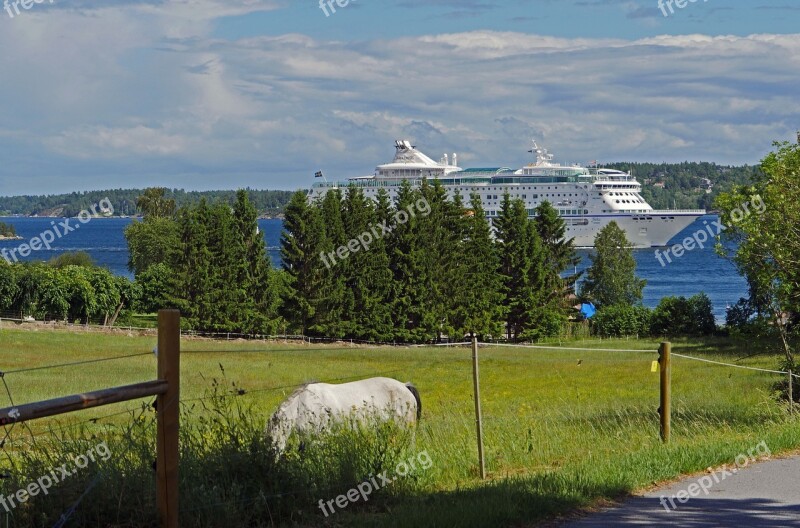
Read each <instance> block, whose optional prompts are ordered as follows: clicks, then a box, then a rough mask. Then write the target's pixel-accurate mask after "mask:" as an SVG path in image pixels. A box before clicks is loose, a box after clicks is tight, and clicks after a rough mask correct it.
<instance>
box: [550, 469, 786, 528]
mask: <svg viewBox="0 0 800 528" xmlns="http://www.w3.org/2000/svg"><path fill="white" fill-rule="evenodd" d="M716 475H717V477H718V479H719V482H718V483H717V482H714V480H713V479H712V478H711V476H710V475H709V476H707V480H705V481H703V482H701V481H700V479H701V478H702V477H703V475H699V476H695V477H691V478H687V479H685V480H682V481H680V482H678V483H676V484H673V485H670V486H668V487H665V488H661V489H658V490H655V491H652V492H650V493H647V494H645V495H643V496H641V497H634V498H632V499H631V500H629V501H626V502H625V503H624V504H622V505H621V506H619V507H616V508H612V509H610V510H606V511H603V512H599V513H595V514H591V515H589V516H587V517H585V518H583V519H581V520H578V521H573V522H571V523H569V524H566V525H565V526H566V527H568V528H599V527H603V528H605V527H609V526H664V527H667V526H669V527H675V526H680V527H683V526H686V527H690V528H691V527H698V528H699V527H701V526H702V527H703V528H709V527H717V526H737V527H738V526H746V527H758V528H762V527H770V528H778V527H781V528H783V527H786V528H794V527H798V528H800V457H796V458H789V459H778V460H769V461H766V462H761V463H758V464H752V465H749V466H747V467H745V468H742V469H740V470H738V471H737V472H736V473H735V474H729V475H726V476H725V478H724V479H723V478H722V477H721V472H720V471H719V470H718V471H717V472H716ZM709 481H710V482H711V485H710V486H708V483H709ZM698 483H699V484H706V485H707V488H708V494H706V493H704V492H703V490H702V489H698V488H699V484H698ZM692 484H695V485H697V487H694V488H692V489H691V490H690V489H689V486H690V485H692ZM681 490H683V491H684V492H689V491H693V492H694V493H695V495H696V496H695V497H690V498H688V500H686V501H685V503H683V504H681V503H680V502H679V501H678V500H677V498H676V499H673V501H672V502H673V503H674V504H675V509H672V507H671V505H670V503H669V500H668V499H669V498H670V497H675V496H677V494H678V492H679V491H681ZM662 496H663V497H665V500H664V502H665V503H666V504H667V508H669V511H667V509H666V508H665V507H664V506H663V505H662V504H661V497H662ZM681 496H682V497H686V495H683V494H682V495H681Z"/></svg>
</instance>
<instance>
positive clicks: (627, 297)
mask: <svg viewBox="0 0 800 528" xmlns="http://www.w3.org/2000/svg"><path fill="white" fill-rule="evenodd" d="M594 245H595V250H594V254H592V255H591V256H590V257H589V258H590V259H591V261H592V265H591V266H590V267H589V269H588V271H587V279H586V281H585V282H584V283H583V291H582V294H583V295H584V296H585V297H587V298H588V299H590V300H592V301H593V302H594V303H595V304H596V305H597V306H598V307H604V306H614V305H634V304H638V303H640V302H641V300H642V289H643V288H644V286H645V284H646V281H644V280H643V279H639V278H637V277H636V259H634V257H633V245H632V244H631V243H630V242H629V241H628V239H627V238H626V237H625V231H623V230H622V229H620V227H619V226H618V225H617V223H616V222H609V224H608V225H606V226H605V227H604V228H603V229H601V230H600V232H599V233H598V234H597V237H596V238H595V241H594Z"/></svg>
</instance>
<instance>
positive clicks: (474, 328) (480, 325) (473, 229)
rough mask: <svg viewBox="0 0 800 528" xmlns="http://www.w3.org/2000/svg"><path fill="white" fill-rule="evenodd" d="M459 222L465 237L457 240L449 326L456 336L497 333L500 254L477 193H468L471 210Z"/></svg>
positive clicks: (500, 312)
mask: <svg viewBox="0 0 800 528" xmlns="http://www.w3.org/2000/svg"><path fill="white" fill-rule="evenodd" d="M459 201H460V200H455V203H458V202H459ZM460 223H461V224H462V226H463V233H464V239H463V241H462V242H461V244H459V251H458V261H459V262H458V266H457V269H458V274H457V279H458V281H459V282H458V284H457V289H456V291H455V294H454V296H453V301H455V302H454V303H453V307H452V315H451V325H450V326H451V327H452V328H453V329H454V331H455V333H456V336H459V337H460V335H465V334H469V335H472V336H479V337H484V336H495V337H496V336H498V335H499V334H500V333H501V332H502V327H503V325H502V322H503V315H504V314H503V300H504V296H503V293H502V289H503V281H502V277H501V276H500V275H499V274H498V273H497V270H498V269H499V268H500V258H499V256H498V253H497V249H496V247H495V245H494V243H493V242H492V236H491V229H490V227H489V222H488V221H487V219H486V213H485V211H484V209H483V204H482V203H481V198H480V195H479V194H477V193H473V194H472V195H471V196H470V211H468V212H466V214H464V215H462V217H461V219H460ZM456 336H453V337H456Z"/></svg>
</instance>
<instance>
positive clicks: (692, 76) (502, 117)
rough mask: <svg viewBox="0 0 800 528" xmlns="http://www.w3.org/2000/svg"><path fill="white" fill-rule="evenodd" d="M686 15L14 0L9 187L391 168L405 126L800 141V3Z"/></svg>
mask: <svg viewBox="0 0 800 528" xmlns="http://www.w3.org/2000/svg"><path fill="white" fill-rule="evenodd" d="M665 4H666V1H665ZM673 4H674V3H673ZM334 5H335V4H334ZM665 9H667V10H668V8H667V7H666V6H665ZM673 11H674V12H673V13H671V14H669V16H666V17H665V16H664V15H663V13H662V11H661V10H660V9H659V7H658V0H539V1H524V0H501V1H489V0H462V1H458V0H427V1H423V0H399V1H396V2H388V1H379V0H356V1H354V2H351V3H350V4H349V5H347V6H346V7H343V8H342V7H338V6H337V7H336V13H332V12H331V13H329V15H330V16H326V15H325V13H324V12H323V10H321V9H320V7H319V2H318V1H316V0H292V1H289V0H239V1H234V0H119V1H116V2H113V3H108V2H100V1H98V0H74V1H69V0H54V3H53V4H52V5H50V4H49V3H47V2H45V3H43V4H34V5H33V7H32V8H31V9H30V10H28V11H24V10H23V11H21V12H20V13H19V14H18V15H15V16H14V17H13V18H12V17H10V16H8V15H7V13H6V12H5V11H0V46H2V49H3V50H4V52H3V53H2V54H0V72H1V73H0V97H2V100H3V101H4V103H3V104H2V105H0V140H1V141H0V160H2V161H0V195H8V194H48V193H54V192H70V191H73V190H89V189H105V188H118V187H144V186H151V185H163V186H167V187H180V188H186V189H218V188H237V187H247V186H249V187H253V188H278V189H297V188H301V187H308V186H309V185H310V184H311V183H312V180H313V174H314V172H315V171H317V170H323V171H325V172H326V174H327V175H328V176H329V177H330V178H346V177H348V176H354V175H365V174H369V173H371V172H372V170H373V169H374V167H375V165H377V164H378V163H383V162H386V161H388V160H389V159H390V158H391V156H392V153H393V148H392V145H393V141H394V139H399V138H407V139H411V140H412V141H414V143H415V144H416V145H418V146H419V147H420V148H421V149H422V150H423V151H425V152H427V153H428V154H429V155H431V157H433V158H435V159H438V158H439V157H441V156H442V154H443V153H444V152H447V153H452V152H457V153H458V154H459V160H460V164H461V165H462V166H477V165H480V166H486V165H505V166H518V165H521V164H523V163H526V162H527V161H528V154H527V153H526V150H527V146H528V143H529V141H530V140H531V139H532V138H536V139H538V140H539V141H540V142H541V143H543V144H545V145H546V146H548V147H549V148H550V149H551V151H553V152H554V153H555V154H556V156H557V159H559V160H561V161H565V162H586V161H589V160H595V159H597V160H600V161H626V160H630V161H683V160H687V159H688V160H703V161H715V162H719V163H723V164H729V163H730V164H740V163H757V162H758V160H759V159H760V158H761V157H763V155H764V154H765V153H766V152H767V151H768V150H769V148H770V146H771V142H772V141H773V140H788V139H792V138H793V137H794V131H795V130H797V129H798V128H800V98H798V96H797V94H798V91H797V90H798V88H797V87H798V86H800V34H798V30H797V29H796V28H798V27H800V24H799V23H800V4H796V3H795V2H792V1H791V0H782V1H781V0H778V1H770V0H752V1H743V0H731V1H724V0H708V1H705V2H704V1H702V0H698V1H697V2H688V1H687V3H686V6H685V7H683V8H679V7H677V5H674V7H673Z"/></svg>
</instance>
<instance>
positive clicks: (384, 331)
mask: <svg viewBox="0 0 800 528" xmlns="http://www.w3.org/2000/svg"><path fill="white" fill-rule="evenodd" d="M343 217H344V226H345V232H346V233H347V236H348V237H349V239H351V240H358V241H359V246H358V251H357V252H355V253H353V254H352V255H351V256H350V258H349V259H348V263H349V266H348V268H347V274H346V277H345V283H346V288H347V292H348V295H349V296H348V300H349V301H350V302H349V304H348V305H347V307H348V308H349V310H348V311H347V312H346V313H345V314H344V317H343V319H344V321H345V325H346V335H348V336H351V337H354V338H358V339H367V340H385V339H388V338H390V337H391V308H390V306H389V305H388V304H387V302H386V301H387V299H388V296H389V292H390V282H391V278H392V276H391V271H390V269H389V259H388V256H387V254H386V243H385V241H384V240H383V233H382V230H381V229H379V228H378V227H377V213H376V205H375V204H374V203H373V202H372V201H371V200H369V199H367V198H366V197H365V196H364V192H363V191H362V190H361V189H359V188H356V187H351V188H350V189H348V191H347V196H346V197H345V201H344V214H343ZM362 242H363V245H362Z"/></svg>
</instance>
